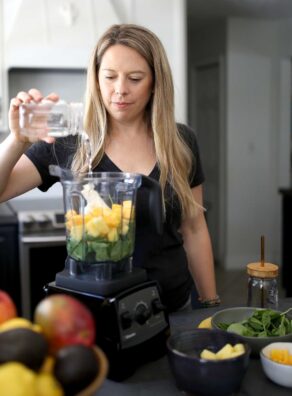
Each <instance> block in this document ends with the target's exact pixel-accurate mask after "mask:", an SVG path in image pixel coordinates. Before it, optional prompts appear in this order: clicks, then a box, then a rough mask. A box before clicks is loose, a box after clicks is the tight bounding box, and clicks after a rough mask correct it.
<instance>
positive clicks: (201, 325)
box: [198, 316, 212, 329]
mask: <svg viewBox="0 0 292 396" xmlns="http://www.w3.org/2000/svg"><path fill="white" fill-rule="evenodd" d="M211 320H212V316H209V317H208V318H206V319H204V320H202V322H200V323H199V325H198V328H199V329H212V325H211Z"/></svg>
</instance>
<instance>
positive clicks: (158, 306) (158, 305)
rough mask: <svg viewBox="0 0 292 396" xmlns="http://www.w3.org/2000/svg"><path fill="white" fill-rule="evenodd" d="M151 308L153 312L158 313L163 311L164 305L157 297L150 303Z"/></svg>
mask: <svg viewBox="0 0 292 396" xmlns="http://www.w3.org/2000/svg"><path fill="white" fill-rule="evenodd" d="M151 305H152V309H153V313H154V315H155V314H158V313H159V312H161V311H165V306H164V305H163V304H162V302H161V301H160V299H159V298H155V299H154V300H153V301H152V303H151Z"/></svg>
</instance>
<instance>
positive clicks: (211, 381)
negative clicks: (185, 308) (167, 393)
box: [167, 329, 250, 396]
mask: <svg viewBox="0 0 292 396" xmlns="http://www.w3.org/2000/svg"><path fill="white" fill-rule="evenodd" d="M228 343H229V344H231V345H235V344H238V343H242V344H244V347H245V353H244V354H242V355H240V356H237V357H234V358H230V359H223V360H206V359H202V358H200V353H201V352H202V350H203V349H205V348H206V349H209V350H211V351H213V352H217V351H219V349H221V348H222V347H223V346H224V345H226V344H228ZM167 350H168V360H169V364H170V368H171V371H172V373H173V376H174V378H175V382H176V385H177V387H178V388H179V389H180V390H182V391H184V392H186V393H188V394H194V395H196V396H226V395H230V394H232V393H233V392H235V391H236V390H237V389H238V388H239V387H240V384H241V382H242V380H243V377H244V374H245V372H246V369H247V367H248V364H249V355H250V347H249V345H248V344H247V343H246V342H245V341H244V340H243V339H242V338H241V337H240V336H238V335H236V334H233V333H227V332H226V331H223V330H209V329H194V330H190V331H185V332H182V333H179V334H174V335H171V336H170V337H169V338H168V340H167Z"/></svg>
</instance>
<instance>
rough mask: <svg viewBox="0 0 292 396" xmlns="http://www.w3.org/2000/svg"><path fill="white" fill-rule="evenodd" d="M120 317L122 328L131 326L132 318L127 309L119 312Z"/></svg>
mask: <svg viewBox="0 0 292 396" xmlns="http://www.w3.org/2000/svg"><path fill="white" fill-rule="evenodd" d="M120 318H121V325H122V328H123V329H124V330H126V329H128V328H129V327H131V325H132V321H133V319H132V315H131V314H130V312H129V311H125V312H123V313H122V314H121V316H120Z"/></svg>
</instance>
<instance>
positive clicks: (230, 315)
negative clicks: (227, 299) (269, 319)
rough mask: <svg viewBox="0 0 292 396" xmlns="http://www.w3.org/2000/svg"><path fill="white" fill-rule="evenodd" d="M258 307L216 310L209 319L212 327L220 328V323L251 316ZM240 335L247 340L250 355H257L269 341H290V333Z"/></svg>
mask: <svg viewBox="0 0 292 396" xmlns="http://www.w3.org/2000/svg"><path fill="white" fill-rule="evenodd" d="M258 309H260V308H255V307H234V308H226V309H223V310H220V311H217V312H216V313H215V314H214V315H213V316H212V319H211V325H212V328H213V329H220V323H237V322H241V321H243V320H245V319H248V318H250V317H251V316H252V314H253V312H254V311H255V310H258ZM241 337H242V338H243V339H244V340H245V342H247V343H248V344H249V345H250V347H251V351H252V355H254V356H258V355H259V353H260V351H261V349H262V348H264V347H265V346H266V345H268V344H270V343H271V342H289V341H292V333H290V334H286V335H283V336H269V337H249V336H246V335H241Z"/></svg>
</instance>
